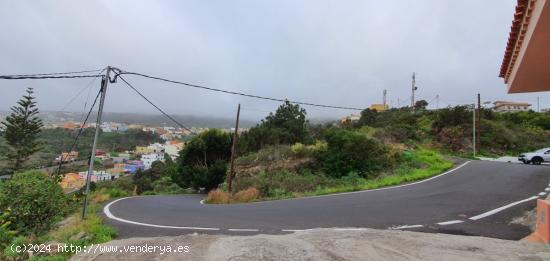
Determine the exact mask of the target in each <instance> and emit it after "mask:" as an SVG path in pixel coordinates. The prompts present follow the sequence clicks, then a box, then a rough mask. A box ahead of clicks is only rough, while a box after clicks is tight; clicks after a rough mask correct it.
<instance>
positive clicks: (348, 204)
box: [104, 161, 550, 238]
mask: <svg viewBox="0 0 550 261" xmlns="http://www.w3.org/2000/svg"><path fill="white" fill-rule="evenodd" d="M549 181H550V168H549V167H548V166H532V165H520V164H511V163H499V162H487V161H471V162H466V163H465V164H463V165H461V166H459V167H457V168H455V169H453V170H451V171H449V172H447V173H445V174H443V175H440V176H437V177H435V178H431V179H429V180H425V181H420V182H417V183H413V184H407V185H402V186H396V187H390V188H385V189H379V190H371V191H361V192H352V193H344V194H336V195H328V196H321V197H309V198H299V199H291V200H278V201H267V202H257V203H249V204H235V205H203V204H201V203H200V201H201V200H202V199H203V197H202V196H200V195H183V196H143V197H130V198H123V199H119V200H115V201H113V202H110V203H109V204H107V205H106V206H105V208H104V212H105V214H106V216H107V217H108V218H110V220H109V223H111V224H113V225H115V226H117V227H118V228H119V231H120V234H121V236H122V237H131V236H158V235H177V234H184V233H190V232H197V231H202V232H207V233H208V232H213V233H239V232H240V233H282V232H288V231H292V230H302V229H309V228H318V227H324V228H328V227H332V228H364V227H368V228H383V229H387V228H396V229H420V230H427V231H429V230H433V228H434V227H442V226H449V227H451V226H464V225H466V224H470V223H473V224H475V223H476V222H481V221H482V220H491V219H492V218H500V220H497V221H495V223H503V222H504V225H507V226H508V224H507V221H509V220H511V219H512V218H513V217H514V216H517V215H520V214H521V211H520V210H523V209H525V208H527V207H531V208H532V206H534V202H535V199H536V198H537V197H544V195H543V193H544V191H545V189H546V188H547V187H548V186H549ZM548 190H550V189H548ZM526 206H527V207H526ZM503 220H504V221H503ZM505 221H506V222H505ZM479 224H480V223H478V226H480V225H479ZM501 225H502V224H501ZM480 227H481V228H480V229H477V230H479V231H473V232H472V234H482V235H483V234H487V233H485V232H483V229H487V225H481V226H480ZM499 229H500V228H499ZM436 230H437V229H436ZM474 230H476V229H474ZM524 230H525V229H524ZM524 230H523V231H522V232H521V233H523V234H525V233H526V232H525V231H524ZM437 232H445V231H444V230H443V229H441V230H437ZM450 233H453V232H450ZM454 233H458V232H454ZM463 233H465V234H469V233H470V232H469V233H466V232H463ZM511 233H512V232H511ZM514 233H516V234H517V233H518V232H517V231H516V232H514ZM521 233H520V234H521ZM489 236H491V235H490V233H489ZM519 236H523V235H503V236H498V235H497V236H496V237H502V238H516V237H519Z"/></svg>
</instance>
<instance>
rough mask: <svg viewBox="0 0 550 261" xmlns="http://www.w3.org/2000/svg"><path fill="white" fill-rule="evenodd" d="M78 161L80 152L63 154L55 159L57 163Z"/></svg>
mask: <svg viewBox="0 0 550 261" xmlns="http://www.w3.org/2000/svg"><path fill="white" fill-rule="evenodd" d="M77 159H78V151H71V152H63V153H61V155H59V156H57V157H56V158H55V161H56V162H60V161H62V162H73V161H76V160H77Z"/></svg>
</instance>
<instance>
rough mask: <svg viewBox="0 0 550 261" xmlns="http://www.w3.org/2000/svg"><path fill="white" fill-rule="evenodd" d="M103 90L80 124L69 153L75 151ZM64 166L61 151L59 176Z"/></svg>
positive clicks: (58, 168)
mask: <svg viewBox="0 0 550 261" xmlns="http://www.w3.org/2000/svg"><path fill="white" fill-rule="evenodd" d="M102 91H103V89H100V90H99V92H98V93H97V95H96V96H95V99H94V103H93V104H92V106H91V107H90V111H88V114H87V115H86V118H85V119H84V122H82V124H81V125H80V129H79V130H78V133H77V134H76V136H75V138H74V141H73V144H72V145H71V148H70V149H69V150H68V153H71V151H73V149H74V147H75V146H76V144H77V142H78V138H79V137H80V135H81V134H82V131H83V130H84V126H85V125H86V122H88V118H89V117H90V115H91V114H92V110H93V109H94V107H95V104H96V103H97V99H98V98H99V95H100V94H101V92H102ZM62 166H63V152H61V157H60V158H59V166H58V167H57V176H59V172H60V171H61V167H62Z"/></svg>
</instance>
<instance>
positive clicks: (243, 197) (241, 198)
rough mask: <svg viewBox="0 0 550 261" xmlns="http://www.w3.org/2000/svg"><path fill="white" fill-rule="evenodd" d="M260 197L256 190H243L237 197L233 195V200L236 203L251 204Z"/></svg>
mask: <svg viewBox="0 0 550 261" xmlns="http://www.w3.org/2000/svg"><path fill="white" fill-rule="evenodd" d="M259 197H260V191H258V190H257V189H256V188H248V189H245V190H241V191H239V192H237V193H235V195H233V200H234V201H235V202H251V201H254V200H256V199H258V198H259Z"/></svg>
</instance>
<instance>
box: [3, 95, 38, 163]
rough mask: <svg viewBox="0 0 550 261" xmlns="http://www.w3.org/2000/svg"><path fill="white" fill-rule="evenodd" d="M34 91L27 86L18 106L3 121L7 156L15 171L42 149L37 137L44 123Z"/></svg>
mask: <svg viewBox="0 0 550 261" xmlns="http://www.w3.org/2000/svg"><path fill="white" fill-rule="evenodd" d="M33 93H34V92H33V89H32V88H27V94H26V95H24V96H23V98H21V100H19V101H18V102H17V104H18V106H13V107H11V114H10V115H8V116H7V117H6V120H5V121H3V122H2V125H4V127H0V128H1V129H2V130H3V131H4V138H5V139H6V141H7V143H8V145H9V148H8V153H7V157H8V160H9V161H10V162H11V169H12V171H14V172H15V171H17V170H19V169H21V167H22V166H23V163H24V162H25V160H27V159H28V158H29V156H31V155H32V154H34V153H35V152H37V151H38V150H40V143H39V142H38V141H37V140H36V138H37V136H38V134H39V133H40V129H41V128H42V126H43V124H42V120H41V119H40V118H39V117H38V108H37V107H36V102H35V101H34V98H35V97H33V96H32V94H33Z"/></svg>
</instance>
